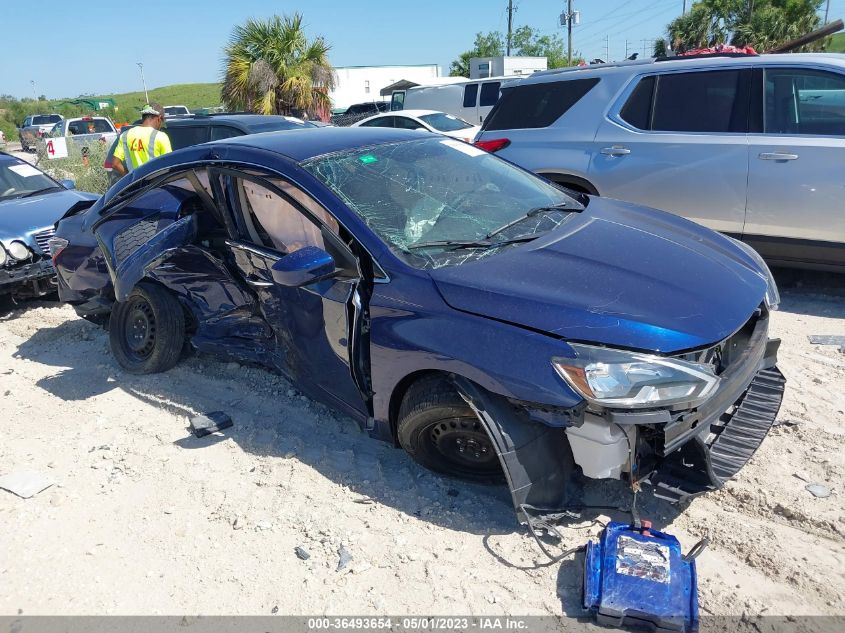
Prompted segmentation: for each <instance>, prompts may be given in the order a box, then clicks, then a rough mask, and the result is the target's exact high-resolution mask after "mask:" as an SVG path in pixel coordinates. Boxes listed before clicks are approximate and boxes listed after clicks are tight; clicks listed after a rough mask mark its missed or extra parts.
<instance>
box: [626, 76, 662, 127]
mask: <svg viewBox="0 0 845 633" xmlns="http://www.w3.org/2000/svg"><path fill="white" fill-rule="evenodd" d="M653 95H654V77H645V78H644V79H643V80H642V81H640V83H638V84H637V87H636V88H634V92H632V93H631V96H630V97H628V100H627V101H626V102H625V105H624V106H622V110H621V111H620V112H619V116H620V117H621V118H622V120H623V121H626V122H627V123H630V124H631V125H633V126H634V127H635V128H637V129H638V130H648V129H651V104H652V96H653Z"/></svg>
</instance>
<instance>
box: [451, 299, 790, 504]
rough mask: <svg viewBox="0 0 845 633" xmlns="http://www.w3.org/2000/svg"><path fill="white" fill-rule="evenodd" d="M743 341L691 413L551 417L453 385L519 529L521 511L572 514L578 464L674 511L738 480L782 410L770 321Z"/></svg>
mask: <svg viewBox="0 0 845 633" xmlns="http://www.w3.org/2000/svg"><path fill="white" fill-rule="evenodd" d="M746 337H747V338H746V339H745V340H744V342H743V345H742V347H741V348H738V350H741V351H735V352H734V354H733V358H732V362H731V363H730V365H729V366H728V367H727V368H726V369H725V370H724V371H723V372H722V374H721V381H720V386H719V389H718V390H717V391H716V392H715V393H714V394H713V395H712V396H711V397H710V398H709V399H708V400H707V401H706V402H704V403H703V404H701V405H699V406H697V407H694V408H686V409H684V408H679V409H677V410H674V411H670V410H663V409H657V410H649V411H609V410H605V411H590V410H588V409H587V408H586V406H582V407H576V408H574V409H567V410H562V409H558V410H554V409H549V408H546V407H542V406H540V405H534V404H531V403H524V402H515V401H513V400H510V399H508V398H505V397H503V396H500V395H496V394H492V393H490V392H488V391H486V390H484V389H481V388H480V387H478V386H477V385H474V384H472V383H470V382H469V381H466V380H464V379H461V378H454V379H453V381H454V384H455V386H456V388H457V389H458V391H459V393H460V394H461V396H462V397H463V399H464V400H465V401H466V402H467V403H468V404H469V405H470V406H471V407H472V409H473V410H474V411H475V413H476V415H477V416H478V418H479V420H480V421H481V422H482V423H483V424H484V425H485V427H486V428H487V431H488V434H489V435H490V437H491V438H492V440H493V444H494V446H495V447H496V451H497V454H498V456H499V460H500V463H501V465H502V469H503V471H504V473H505V477H506V480H507V483H508V486H509V488H510V491H511V496H512V500H513V504H514V508H515V510H516V511H517V515H518V518H519V519H520V520H527V519H529V517H528V516H527V515H528V512H527V510H537V509H543V510H545V511H549V512H551V511H560V510H565V509H566V508H567V506H569V507H572V504H573V499H572V498H571V497H572V495H573V483H574V479H573V475H574V473H575V471H576V465H577V466H580V467H581V470H582V471H583V473H584V474H585V475H586V476H588V477H592V478H606V477H609V478H623V479H627V480H628V481H629V483H631V485H632V487H634V488H636V489H638V488H639V484H650V486H651V487H652V490H653V493H654V495H655V496H657V497H660V498H663V499H665V500H668V501H670V502H673V503H676V502H679V501H682V500H684V499H688V498H691V497H694V496H697V495H699V494H703V493H705V492H708V491H711V490H716V489H718V488H720V487H721V486H723V485H724V484H725V482H726V481H728V480H729V479H730V478H731V477H733V476H734V475H736V473H737V472H739V470H740V469H741V468H742V467H743V466H744V465H745V464H746V463H747V462H748V460H749V459H751V457H752V456H753V455H754V453H755V452H756V450H757V449H758V448H759V446H760V444H761V443H762V441H763V439H764V438H765V437H766V435H767V433H768V432H769V430H770V429H771V427H772V424H773V423H774V420H775V417H776V416H777V413H778V410H779V409H780V405H781V401H782V399H783V393H784V388H785V384H786V379H785V378H784V377H783V375H782V374H781V373H780V371H779V370H778V368H777V351H778V347H779V345H780V341H779V340H777V339H773V340H770V339H768V318H767V315H765V314H764V315H762V316H761V317H760V318H758V319H757V320H756V322H755V324H754V326H753V329H752V330H751V331H749V332H748V333H747V335H746ZM730 342H731V339H729V340H728V341H726V343H727V344H730Z"/></svg>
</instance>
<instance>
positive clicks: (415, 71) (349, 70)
mask: <svg viewBox="0 0 845 633" xmlns="http://www.w3.org/2000/svg"><path fill="white" fill-rule="evenodd" d="M335 73H337V86H336V87H335V89H334V90H333V91H332V92H331V93H329V96H330V97H331V99H332V108H346V107H348V106H350V105H352V104H353V103H364V102H366V101H382V100H384V97H382V96H381V95H380V94H379V93H380V92H381V90H382V88H384V87H386V86H389V85H390V84H393V83H395V82H397V81H399V80H400V79H406V80H409V81H412V82H415V83H418V84H423V85H425V84H428V83H430V81H431V80H432V79H435V78H437V77H439V76H440V67H439V66H438V65H437V64H415V65H412V66H340V67H336V68H335Z"/></svg>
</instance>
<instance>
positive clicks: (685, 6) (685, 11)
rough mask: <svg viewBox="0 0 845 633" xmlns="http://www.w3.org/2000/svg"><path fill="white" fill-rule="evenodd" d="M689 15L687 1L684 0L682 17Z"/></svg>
mask: <svg viewBox="0 0 845 633" xmlns="http://www.w3.org/2000/svg"><path fill="white" fill-rule="evenodd" d="M686 14H687V0H684V4H683V7H682V8H681V15H686Z"/></svg>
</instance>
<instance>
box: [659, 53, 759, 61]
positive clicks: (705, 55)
mask: <svg viewBox="0 0 845 633" xmlns="http://www.w3.org/2000/svg"><path fill="white" fill-rule="evenodd" d="M759 56H760V55H758V54H757V53H699V54H698V55H673V56H671V57H667V56H663V57H655V58H654V61H655V62H674V61H678V60H679V59H707V58H709V57H759Z"/></svg>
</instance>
